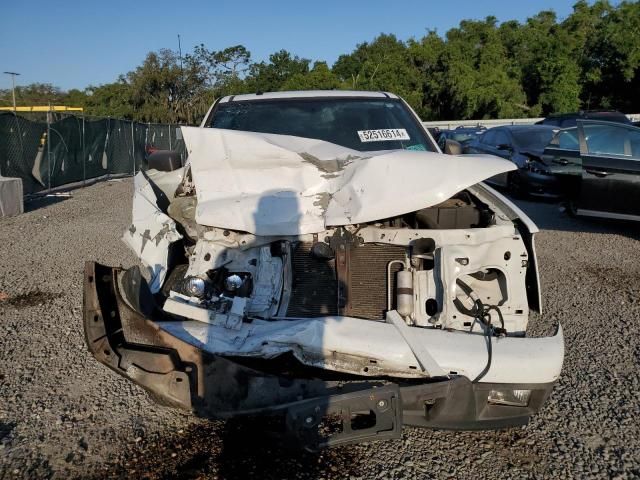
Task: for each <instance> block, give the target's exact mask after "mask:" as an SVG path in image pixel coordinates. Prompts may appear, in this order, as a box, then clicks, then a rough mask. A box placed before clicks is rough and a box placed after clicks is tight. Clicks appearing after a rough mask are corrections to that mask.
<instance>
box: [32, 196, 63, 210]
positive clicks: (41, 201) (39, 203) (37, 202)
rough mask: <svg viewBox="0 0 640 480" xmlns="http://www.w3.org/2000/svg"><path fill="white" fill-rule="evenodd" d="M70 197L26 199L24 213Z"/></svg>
mask: <svg viewBox="0 0 640 480" xmlns="http://www.w3.org/2000/svg"><path fill="white" fill-rule="evenodd" d="M70 198H73V197H68V196H53V197H45V196H42V197H33V198H30V199H28V200H25V202H24V213H27V212H33V211H34V210H38V209H40V208H45V207H49V206H51V205H55V204H56V203H60V202H64V201H65V200H69V199H70Z"/></svg>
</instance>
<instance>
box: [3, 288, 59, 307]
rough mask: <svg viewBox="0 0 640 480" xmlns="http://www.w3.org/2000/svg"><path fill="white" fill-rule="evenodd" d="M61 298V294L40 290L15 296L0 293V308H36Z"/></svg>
mask: <svg viewBox="0 0 640 480" xmlns="http://www.w3.org/2000/svg"><path fill="white" fill-rule="evenodd" d="M61 296H62V294H61V293H52V292H42V291H40V290H32V291H30V292H27V293H21V294H19V295H15V296H9V295H7V294H6V293H4V292H0V307H13V308H16V309H20V308H27V307H34V306H36V305H44V304H45V303H49V302H52V301H53V300H55V299H56V298H60V297H61Z"/></svg>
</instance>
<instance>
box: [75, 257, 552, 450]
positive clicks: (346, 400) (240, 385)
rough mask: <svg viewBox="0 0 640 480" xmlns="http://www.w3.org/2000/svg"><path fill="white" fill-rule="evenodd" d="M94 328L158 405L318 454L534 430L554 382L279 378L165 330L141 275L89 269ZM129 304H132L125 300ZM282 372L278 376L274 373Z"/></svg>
mask: <svg viewBox="0 0 640 480" xmlns="http://www.w3.org/2000/svg"><path fill="white" fill-rule="evenodd" d="M84 277H85V278H84V329H85V337H86V342H87V346H88V347H89V351H90V352H91V353H92V354H93V355H94V357H95V358H96V359H97V360H98V361H100V362H101V363H104V364H105V365H107V366H108V367H109V368H111V369H112V370H114V371H116V372H117V373H119V374H120V375H122V376H124V377H126V378H128V379H130V380H131V381H133V382H135V383H136V384H138V385H140V386H141V387H143V388H144V389H145V390H147V391H148V392H149V393H150V394H151V396H152V397H153V398H154V400H156V401H157V402H158V403H161V404H164V405H167V406H171V407H175V408H180V409H184V410H189V411H192V412H193V413H194V414H196V415H198V416H201V417H205V418H231V417H234V416H241V415H243V416H254V415H257V416H260V417H265V416H267V417H273V418H275V419H278V421H277V422H274V424H275V423H277V424H278V425H279V428H281V429H282V430H283V432H282V433H283V434H285V433H286V434H289V435H288V436H290V437H292V438H294V439H295V441H296V443H297V444H298V445H302V446H305V447H306V448H308V449H316V448H320V447H326V446H335V445H340V444H344V443H353V442H359V441H370V440H381V439H389V438H398V437H399V436H400V434H401V430H402V424H403V423H404V424H408V425H414V426H425V427H433V428H442V429H460V430H472V429H491V428H502V427H509V426H515V425H522V424H525V423H526V422H527V421H528V419H529V417H530V415H532V414H533V413H535V412H536V411H537V410H538V409H539V408H540V407H541V406H542V404H543V403H544V400H545V399H546V397H547V395H548V394H549V392H550V391H551V388H552V387H553V384H552V383H551V384H535V385H528V384H523V385H520V384H518V385H515V384H514V385H512V384H508V385H506V384H486V383H472V382H471V381H469V380H468V379H467V378H466V377H462V376H454V377H451V378H448V379H442V380H440V381H434V380H431V381H428V382H415V381H412V382H408V381H405V380H402V379H396V380H397V381H395V382H392V381H390V380H389V379H371V378H358V377H354V376H348V375H344V376H341V375H340V374H336V373H332V374H331V375H325V376H324V378H321V377H322V376H321V375H315V374H314V373H313V371H311V370H310V371H309V372H307V373H306V374H304V375H300V374H295V375H292V374H291V372H284V371H283V372H276V373H273V372H271V373H269V372H270V369H269V368H268V364H269V362H270V361H269V360H264V364H265V368H264V369H262V368H260V369H256V368H253V367H248V366H246V365H243V364H241V363H240V362H239V361H235V360H234V359H230V358H225V357H221V356H217V355H211V354H207V353H205V352H203V351H201V350H199V349H198V348H197V347H195V346H193V345H190V344H188V343H186V342H184V341H182V340H179V339H177V338H176V337H173V336H171V335H169V334H168V333H166V332H165V331H163V330H162V329H161V328H160V327H159V326H158V324H157V323H155V322H154V321H153V320H152V319H164V320H166V318H163V317H164V314H163V312H162V311H161V310H158V309H157V308H156V307H155V306H154V303H153V301H151V300H150V299H151V296H150V294H149V293H148V289H147V287H146V283H145V282H144V279H142V277H141V276H140V273H139V271H138V270H137V269H131V270H128V271H126V272H125V271H122V270H120V269H117V268H111V267H106V266H103V265H99V264H97V263H94V262H87V264H86V266H85V274H84ZM125 298H126V300H125ZM271 370H273V369H271ZM500 388H514V389H516V388H522V389H531V390H532V394H531V398H530V400H529V405H528V406H527V407H509V406H502V405H489V404H488V403H487V397H488V395H489V392H490V391H491V390H493V389H500Z"/></svg>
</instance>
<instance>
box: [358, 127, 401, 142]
mask: <svg viewBox="0 0 640 480" xmlns="http://www.w3.org/2000/svg"><path fill="white" fill-rule="evenodd" d="M358 136H359V137H360V141H361V142H388V141H390V140H409V134H408V133H407V131H406V130H405V129H404V128H383V129H380V130H358Z"/></svg>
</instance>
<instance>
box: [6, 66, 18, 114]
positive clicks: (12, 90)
mask: <svg viewBox="0 0 640 480" xmlns="http://www.w3.org/2000/svg"><path fill="white" fill-rule="evenodd" d="M4 73H5V75H11V85H12V88H11V94H12V95H13V114H14V115H15V113H16V75H20V74H19V73H16V72H4Z"/></svg>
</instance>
